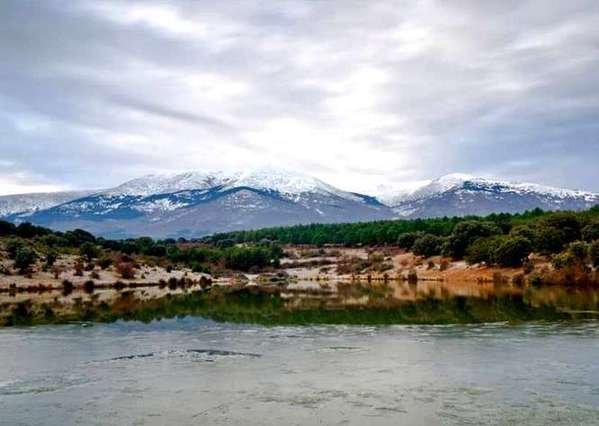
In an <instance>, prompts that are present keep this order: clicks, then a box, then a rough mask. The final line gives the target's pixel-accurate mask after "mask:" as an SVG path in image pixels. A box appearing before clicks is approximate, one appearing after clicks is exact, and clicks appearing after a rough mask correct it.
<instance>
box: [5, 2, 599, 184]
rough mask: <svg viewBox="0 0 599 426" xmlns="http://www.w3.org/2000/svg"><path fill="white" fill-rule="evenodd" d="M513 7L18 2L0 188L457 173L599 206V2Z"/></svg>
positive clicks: (8, 49)
mask: <svg viewBox="0 0 599 426" xmlns="http://www.w3.org/2000/svg"><path fill="white" fill-rule="evenodd" d="M509 3H510V2H505V3H504V2H442V1H433V0H431V1H422V2H411V1H405V2H404V1H400V2H396V1H383V0H381V1H376V2H369V3H361V2H348V3H335V2H307V1H300V0H287V1H282V2H277V3H276V5H273V4H270V3H259V2H237V1H221V2H193V1H184V0H181V1H172V2H168V3H166V2H162V1H152V0H147V1H143V2H140V1H129V2H120V1H118V2H117V1H98V0H83V1H81V2H76V3H73V4H69V5H65V4H64V2H62V1H59V0H49V1H47V2H43V3H36V13H35V14H32V13H28V10H27V8H28V6H27V3H26V2H21V1H17V0H8V2H7V3H6V2H5V3H4V4H3V13H2V14H0V25H1V26H2V28H3V37H2V38H1V39H0V49H1V51H2V52H3V58H2V62H0V73H1V74H2V76H3V78H2V80H1V81H0V129H2V130H0V149H1V151H0V152H1V153H2V157H3V158H2V159H1V160H0V161H3V162H4V163H2V162H0V178H1V179H3V181H4V182H9V181H11V182H12V181H14V179H13V177H12V176H13V175H14V173H16V172H20V173H23V177H22V179H21V178H20V179H19V183H18V184H17V183H14V182H13V183H12V184H11V185H13V186H12V188H13V189H14V188H15V186H14V185H22V186H23V185H24V186H23V188H25V187H26V186H27V185H33V186H35V185H40V182H41V184H42V185H45V184H47V185H50V186H52V187H58V186H68V187H74V188H85V187H90V186H94V187H96V186H98V185H100V186H109V185H112V184H117V183H119V181H121V180H124V179H126V178H130V177H135V176H136V175H138V174H142V173H148V172H155V171H156V172H161V171H178V170H183V169H201V168H209V169H216V168H242V167H247V166H251V165H254V164H256V163H262V164H264V163H266V164H278V165H281V166H284V167H290V168H297V169H300V170H302V171H305V172H308V173H311V174H314V175H316V176H318V177H320V178H322V179H325V180H327V181H330V182H331V183H333V184H335V185H338V186H341V187H343V188H346V189H353V190H359V191H375V190H376V188H377V187H378V186H379V185H381V184H382V183H392V184H393V185H400V186H401V184H402V182H409V181H418V180H422V179H428V178H431V177H435V176H438V175H442V174H446V173H450V172H454V171H464V172H469V173H473V174H493V175H499V176H504V177H506V178H509V179H513V180H519V179H522V180H536V181H539V182H542V183H548V184H553V185H564V186H573V187H581V188H585V189H590V190H597V191H599V187H598V186H597V182H599V180H597V172H596V164H597V162H599V157H598V156H599V151H597V149H596V147H597V145H598V143H599V141H598V139H597V134H599V132H598V131H599V125H598V124H597V120H596V116H597V111H598V110H599V87H598V86H597V84H596V81H597V79H596V69H597V68H598V67H599V57H598V56H597V54H596V46H597V45H598V43H599V5H598V4H597V3H596V2H592V1H590V0H589V1H585V0H581V1H574V2H567V3H560V4H551V5H548V4H547V3H546V2H544V1H534V0H530V1H525V2H518V4H519V6H518V8H514V7H513V5H510V4H509ZM49 34H51V36H49ZM531 159H534V162H533V163H531V164H533V165H534V167H532V166H529V167H527V164H529V163H527V161H533V160H531ZM556 164H559V167H556ZM34 176H35V179H34V178H33V177H34ZM11 179H12V180H11ZM40 179H41V181H40ZM99 179H101V180H102V181H103V182H101V183H99V182H98V180H99ZM4 188H8V184H7V183H5V186H4ZM13 189H3V188H0V191H8V190H11V191H12V190H13Z"/></svg>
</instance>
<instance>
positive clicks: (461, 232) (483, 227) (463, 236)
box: [443, 220, 501, 259]
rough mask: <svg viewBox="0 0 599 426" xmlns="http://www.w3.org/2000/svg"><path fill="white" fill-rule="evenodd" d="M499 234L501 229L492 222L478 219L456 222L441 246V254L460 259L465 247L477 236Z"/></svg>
mask: <svg viewBox="0 0 599 426" xmlns="http://www.w3.org/2000/svg"><path fill="white" fill-rule="evenodd" d="M499 234H501V229H499V228H498V227H497V225H495V224H494V223H492V222H484V221H479V220H466V221H464V222H460V223H458V224H457V225H456V226H455V227H454V229H453V232H452V233H451V235H450V236H449V238H448V239H447V242H446V244H445V245H444V247H443V254H444V255H446V256H450V257H453V258H455V259H462V258H463V257H464V254H465V253H466V249H467V248H468V246H470V244H472V243H473V242H474V241H476V240H477V239H479V238H485V237H490V236H493V235H499Z"/></svg>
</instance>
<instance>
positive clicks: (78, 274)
mask: <svg viewBox="0 0 599 426" xmlns="http://www.w3.org/2000/svg"><path fill="white" fill-rule="evenodd" d="M74 275H75V276H76V277H82V276H83V263H82V262H81V261H80V260H77V262H75V273H74Z"/></svg>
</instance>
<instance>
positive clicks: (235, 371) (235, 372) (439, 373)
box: [0, 317, 599, 425]
mask: <svg viewBox="0 0 599 426" xmlns="http://www.w3.org/2000/svg"><path fill="white" fill-rule="evenodd" d="M0 347H2V350H1V351H0V412H1V413H2V417H0V423H1V424H6V425H17V424H27V425H42V424H43V425H64V424H98V425H112V424H114V425H144V424H145V425H164V424H256V425H262V424H273V425H279V424H319V423H320V424H357V425H363V424H371V425H377V424H414V425H417V424H423V425H424V424H539V425H542V424H549V423H551V424H564V425H566V424H567V425H571V424H597V421H598V420H599V363H598V362H597V354H599V327H598V323H597V322H595V321H577V322H533V323H526V324H518V325H508V324H505V323H496V324H479V325H443V326H435V325H433V326H428V325H427V326H422V325H419V326H414V325H394V326H342V325H329V326H276V327H265V326H258V325H246V324H231V323H216V322H212V321H210V320H206V319H202V318H198V317H186V318H180V319H171V320H163V321H154V322H151V323H149V324H143V323H140V322H122V321H117V322H115V323H111V324H95V325H93V326H83V325H80V324H74V325H46V326H36V327H25V328H21V327H16V328H4V329H0Z"/></svg>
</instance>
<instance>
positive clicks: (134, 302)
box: [0, 281, 599, 325]
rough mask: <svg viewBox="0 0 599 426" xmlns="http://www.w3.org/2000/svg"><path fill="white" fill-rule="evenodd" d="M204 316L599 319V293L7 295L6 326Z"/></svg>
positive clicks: (443, 288)
mask: <svg viewBox="0 0 599 426" xmlns="http://www.w3.org/2000/svg"><path fill="white" fill-rule="evenodd" d="M185 315H196V316H205V317H209V318H212V319H215V320H223V321H236V322H254V323H262V324H271V325H275V324H304V323H338V324H343V323H347V324H394V323H397V324H409V323H414V324H451V323H480V322H494V321H526V320H542V319H545V320H562V319H581V318H596V317H598V316H599V291H598V290H597V289H594V288H589V287H586V288H573V287H539V288H535V287H527V288H522V287H518V286H513V285H510V284H493V283H442V282H419V283H417V284H411V283H407V282H395V281H392V282H372V283H369V282H347V281H346V282H343V281H338V282H336V281H327V282H323V283H319V282H313V281H306V282H296V283H291V284H269V285H261V286H257V285H247V286H214V287H213V288H211V289H206V290H200V289H187V288H182V289H181V288H179V289H169V288H160V287H156V286H152V287H137V288H132V289H126V290H115V289H100V290H95V291H87V292H86V291H81V290H78V291H73V292H71V293H61V292H56V291H54V292H52V291H50V292H39V293H36V294H28V293H18V294H6V293H3V294H0V324H5V325H19V324H24V325H26V324H38V323H65V322H73V321H99V322H110V321H115V320H117V319H126V320H141V321H145V322H147V321H151V320H154V319H161V318H173V317H176V316H185Z"/></svg>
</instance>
